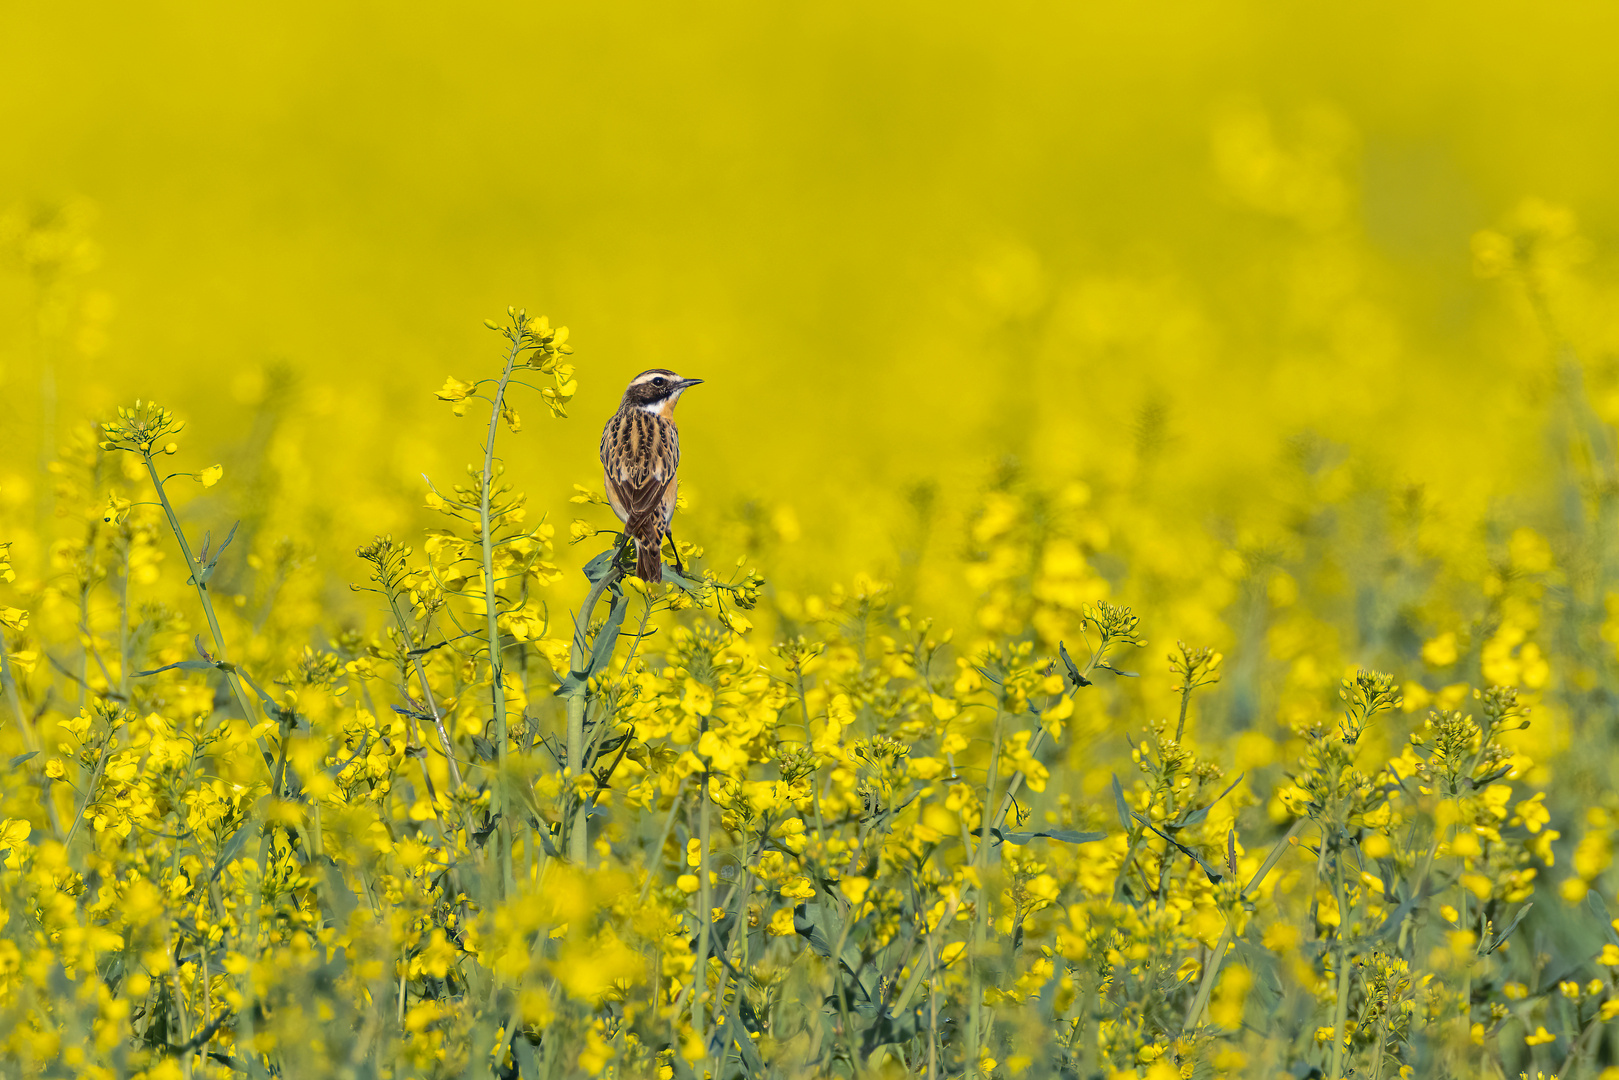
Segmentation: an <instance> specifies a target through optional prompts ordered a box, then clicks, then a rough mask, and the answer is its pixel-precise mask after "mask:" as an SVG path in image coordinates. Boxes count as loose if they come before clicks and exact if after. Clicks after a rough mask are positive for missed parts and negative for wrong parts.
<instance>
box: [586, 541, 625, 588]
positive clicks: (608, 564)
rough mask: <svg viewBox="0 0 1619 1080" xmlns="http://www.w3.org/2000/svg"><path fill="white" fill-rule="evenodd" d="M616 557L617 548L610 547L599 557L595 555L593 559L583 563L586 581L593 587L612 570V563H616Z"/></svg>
mask: <svg viewBox="0 0 1619 1080" xmlns="http://www.w3.org/2000/svg"><path fill="white" fill-rule="evenodd" d="M617 555H618V548H616V547H611V548H608V549H607V550H606V551H604V552H602V553H601V554H600V555H597V556H596V557H595V558H594V559H591V560H590V561H589V562H587V563H585V566H584V575H585V578H586V580H588V581H589V582H590V583H591V584H592V585H594V584H596V583H597V582H598V581H600V580H601V579H602V578H604V577H606V576H607V573H608V571H610V570H612V568H613V563H614V562H616V561H617Z"/></svg>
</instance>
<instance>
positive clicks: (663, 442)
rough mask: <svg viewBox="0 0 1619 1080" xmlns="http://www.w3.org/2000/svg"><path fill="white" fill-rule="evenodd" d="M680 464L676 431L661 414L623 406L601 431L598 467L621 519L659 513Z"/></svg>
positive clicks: (659, 514)
mask: <svg viewBox="0 0 1619 1080" xmlns="http://www.w3.org/2000/svg"><path fill="white" fill-rule="evenodd" d="M679 464H680V433H679V430H678V429H676V427H675V426H674V425H673V424H671V423H670V422H669V421H668V420H665V419H664V418H663V417H661V416H653V415H652V414H651V413H649V412H646V411H645V410H643V409H625V410H623V411H621V412H619V413H618V414H617V415H616V416H614V417H613V419H612V420H611V421H609V422H608V425H607V430H606V431H604V432H603V433H602V470H603V472H604V473H605V475H606V480H607V490H608V494H609V496H610V497H612V498H613V499H614V501H615V502H616V503H618V505H620V506H622V507H623V508H624V511H625V521H626V522H629V521H632V520H634V519H637V518H643V517H645V516H648V515H653V514H656V515H657V516H658V517H663V516H664V514H663V505H664V502H665V499H666V496H667V494H668V493H669V492H670V491H672V490H673V489H674V484H675V469H676V468H677V467H678V466H679Z"/></svg>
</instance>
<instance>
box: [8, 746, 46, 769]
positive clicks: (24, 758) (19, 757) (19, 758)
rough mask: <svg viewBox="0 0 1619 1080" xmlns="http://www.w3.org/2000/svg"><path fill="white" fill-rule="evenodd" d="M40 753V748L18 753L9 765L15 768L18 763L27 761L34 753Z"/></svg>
mask: <svg viewBox="0 0 1619 1080" xmlns="http://www.w3.org/2000/svg"><path fill="white" fill-rule="evenodd" d="M38 753H39V751H38V750H30V751H28V753H26V754H18V755H17V756H16V757H14V758H12V759H11V761H10V762H8V763H7V764H8V767H9V768H13V769H15V768H16V767H17V766H18V765H21V764H22V763H23V762H25V761H27V760H28V759H29V758H31V757H33V756H34V755H36V754H38Z"/></svg>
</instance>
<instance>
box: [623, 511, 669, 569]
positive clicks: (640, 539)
mask: <svg viewBox="0 0 1619 1080" xmlns="http://www.w3.org/2000/svg"><path fill="white" fill-rule="evenodd" d="M624 530H625V531H626V532H628V533H629V534H630V535H631V536H633V537H634V538H635V576H636V577H638V578H640V579H641V580H642V581H645V582H646V583H648V584H649V585H651V584H656V583H658V582H660V581H662V580H663V529H662V527H661V526H660V524H659V522H658V520H657V518H655V517H653V516H652V515H650V514H648V515H646V516H645V517H632V518H631V519H630V520H629V521H627V522H625V523H624Z"/></svg>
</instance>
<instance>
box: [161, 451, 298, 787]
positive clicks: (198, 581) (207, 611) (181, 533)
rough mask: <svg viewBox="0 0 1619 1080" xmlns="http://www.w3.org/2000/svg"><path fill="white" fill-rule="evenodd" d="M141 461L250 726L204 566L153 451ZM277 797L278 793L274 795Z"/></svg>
mask: <svg viewBox="0 0 1619 1080" xmlns="http://www.w3.org/2000/svg"><path fill="white" fill-rule="evenodd" d="M141 460H142V461H143V462H145V464H146V472H147V475H149V476H150V477H151V478H152V487H153V488H154V489H155V490H156V491H157V498H158V502H159V503H161V504H162V506H163V513H164V515H165V516H166V517H167V518H168V519H169V531H171V532H172V533H174V539H175V542H176V543H178V544H179V545H180V554H181V556H182V557H184V559H185V562H186V571H187V572H188V573H190V575H191V583H192V584H193V585H195V586H196V587H197V601H198V603H200V604H201V605H202V613H203V615H204V616H205V617H206V618H207V619H208V631H209V633H210V634H212V635H213V639H214V652H215V656H214V659H215V661H216V662H217V663H218V664H220V665H221V667H220V669H219V670H220V671H222V672H224V675H225V682H226V684H227V685H229V686H230V690H231V695H232V696H233V697H235V698H236V707H237V708H238V709H241V710H242V718H243V719H245V720H246V721H247V722H248V723H249V724H252V723H253V709H252V707H251V706H250V705H249V704H248V698H247V693H246V691H244V690H243V689H242V682H241V680H240V679H239V678H237V676H236V672H235V671H234V670H232V669H231V668H229V667H227V666H224V665H226V664H227V658H226V655H225V634H224V632H223V631H221V630H220V629H219V616H218V615H217V614H215V613H214V602H213V598H212V596H211V595H210V594H209V592H208V583H207V582H206V581H204V580H203V567H202V565H201V564H200V563H198V562H197V560H196V558H195V557H194V556H193V555H192V554H191V544H190V543H189V542H188V541H187V540H186V534H185V530H184V529H182V528H181V527H180V518H179V515H177V514H176V513H175V512H174V504H173V503H171V502H169V493H168V492H167V491H165V490H164V489H163V478H162V477H160V476H158V474H157V465H156V464H154V463H153V461H152V452H151V451H150V450H143V451H141ZM271 794H272V795H273V794H275V792H271Z"/></svg>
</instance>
